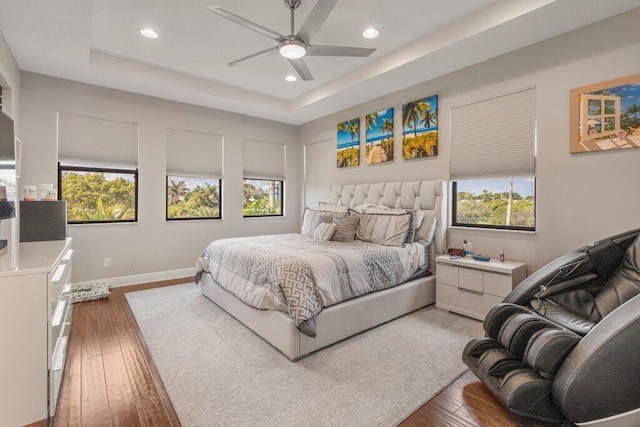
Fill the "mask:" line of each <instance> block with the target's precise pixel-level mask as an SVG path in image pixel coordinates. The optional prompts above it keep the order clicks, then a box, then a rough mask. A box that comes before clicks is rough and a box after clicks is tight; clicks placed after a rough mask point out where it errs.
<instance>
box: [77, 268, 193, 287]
mask: <svg viewBox="0 0 640 427" xmlns="http://www.w3.org/2000/svg"><path fill="white" fill-rule="evenodd" d="M195 274H196V268H195V267H190V268H182V269H179V270H168V271H157V272H154V273H144V274H136V275H133V276H122V277H110V278H108V279H94V280H88V281H86V282H74V283H73V286H86V285H93V284H95V283H106V284H107V285H109V286H110V287H112V288H118V287H120V286H131V285H142V284H144V283H150V282H159V281H162V280H171V279H181V278H183V277H194V276H195Z"/></svg>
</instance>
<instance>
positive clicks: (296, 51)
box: [280, 42, 307, 59]
mask: <svg viewBox="0 0 640 427" xmlns="http://www.w3.org/2000/svg"><path fill="white" fill-rule="evenodd" d="M306 53H307V49H306V48H305V47H304V46H303V45H302V44H299V43H294V42H288V43H283V44H281V45H280V55H282V56H284V57H285V58H288V59H298V58H302V57H303V56H304V55H306Z"/></svg>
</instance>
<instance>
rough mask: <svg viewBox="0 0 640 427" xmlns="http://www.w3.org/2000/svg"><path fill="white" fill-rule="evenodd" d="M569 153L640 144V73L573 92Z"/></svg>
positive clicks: (571, 92)
mask: <svg viewBox="0 0 640 427" xmlns="http://www.w3.org/2000/svg"><path fill="white" fill-rule="evenodd" d="M569 96H570V108H571V111H570V113H569V117H570V121H571V123H570V129H571V135H570V138H569V152H570V153H572V154H574V153H586V152H591V151H606V150H618V149H622V148H638V147H640V74H636V75H634V76H630V77H623V78H620V79H615V80H609V81H606V82H602V83H595V84H592V85H588V86H582V87H579V88H575V89H572V90H571V91H570V94H569Z"/></svg>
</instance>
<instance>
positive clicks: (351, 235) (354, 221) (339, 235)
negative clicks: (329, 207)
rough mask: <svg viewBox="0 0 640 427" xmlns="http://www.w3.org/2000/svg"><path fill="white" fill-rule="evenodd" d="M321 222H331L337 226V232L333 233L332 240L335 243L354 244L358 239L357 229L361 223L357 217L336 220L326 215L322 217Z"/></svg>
mask: <svg viewBox="0 0 640 427" xmlns="http://www.w3.org/2000/svg"><path fill="white" fill-rule="evenodd" d="M320 222H330V223H333V224H335V225H336V231H335V232H334V233H333V237H331V240H332V241H334V242H353V241H354V240H355V237H356V228H357V227H358V223H359V222H360V217H359V216H357V215H354V216H347V217H344V218H339V217H337V218H334V217H330V216H326V215H322V216H321V217H320Z"/></svg>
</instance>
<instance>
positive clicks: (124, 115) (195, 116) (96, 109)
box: [20, 72, 302, 282]
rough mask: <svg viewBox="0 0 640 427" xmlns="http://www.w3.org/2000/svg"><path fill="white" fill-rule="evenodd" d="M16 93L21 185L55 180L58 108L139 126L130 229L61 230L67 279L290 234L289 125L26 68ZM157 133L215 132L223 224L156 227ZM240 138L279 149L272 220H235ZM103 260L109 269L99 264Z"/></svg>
mask: <svg viewBox="0 0 640 427" xmlns="http://www.w3.org/2000/svg"><path fill="white" fill-rule="evenodd" d="M21 88H22V90H21V104H20V117H21V130H22V141H23V173H22V185H38V186H39V185H40V184H41V183H56V182H57V164H56V159H57V141H56V135H57V134H56V115H57V112H58V111H65V112H72V113H81V114H87V115H91V116H96V117H105V118H113V119H119V120H126V121H134V122H138V123H139V144H138V168H139V187H138V189H139V193H138V223H136V224H93V225H71V226H69V234H70V236H71V237H73V238H74V243H73V245H74V248H75V249H76V250H75V252H74V256H75V258H74V265H73V270H74V272H73V275H74V282H84V281H89V280H94V279H108V278H114V277H122V276H132V275H138V274H145V273H153V272H160V271H168V270H178V269H184V268H190V267H194V266H195V260H196V258H197V256H198V255H200V254H201V253H202V251H203V250H204V248H205V247H206V245H207V244H208V243H209V242H211V241H212V240H215V239H220V238H224V237H231V236H246V235H256V234H267V233H270V234H275V233H286V232H294V231H296V230H297V228H298V226H299V222H300V194H301V193H302V189H301V183H300V179H299V177H300V176H302V165H301V162H300V161H299V159H300V158H301V154H300V152H301V150H302V149H301V147H300V145H299V144H297V128H296V127H295V126H292V125H286V124H282V123H276V122H271V121H267V120H262V119H256V118H252V117H247V116H243V115H239V114H233V113H228V112H224V111H220V110H213V109H209V108H202V107H195V106H190V105H186V104H181V103H177V102H172V101H166V100H161V99H157V98H152V97H147V96H142V95H136V94H131V93H127V92H121V91H117V90H112V89H106V88H101V87H97V86H91V85H86V84H80V83H75V82H71V81H68V80H61V79H57V78H54V77H47V76H42V75H38V74H32V73H26V72H23V73H22V85H21ZM167 128H178V129H189V130H197V131H204V132H211V133H219V134H222V135H223V136H224V180H223V192H222V195H223V220H198V221H171V222H167V221H165V160H166V159H165V158H166V155H165V141H166V129H167ZM245 138H250V139H254V140H261V141H271V142H282V143H286V154H287V163H286V183H285V216H284V217H282V218H280V217H275V218H251V219H243V218H242V202H243V188H242V167H243V164H242V158H243V157H242V149H243V140H244V139H245ZM185 154H186V155H194V156H197V155H198V153H185ZM56 186H57V184H56ZM106 257H110V258H111V267H108V268H105V267H103V259H104V258H106Z"/></svg>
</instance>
